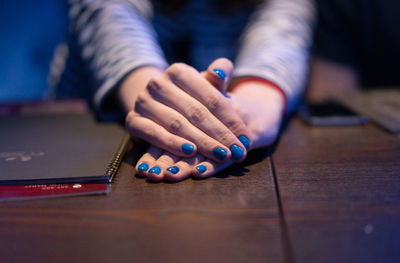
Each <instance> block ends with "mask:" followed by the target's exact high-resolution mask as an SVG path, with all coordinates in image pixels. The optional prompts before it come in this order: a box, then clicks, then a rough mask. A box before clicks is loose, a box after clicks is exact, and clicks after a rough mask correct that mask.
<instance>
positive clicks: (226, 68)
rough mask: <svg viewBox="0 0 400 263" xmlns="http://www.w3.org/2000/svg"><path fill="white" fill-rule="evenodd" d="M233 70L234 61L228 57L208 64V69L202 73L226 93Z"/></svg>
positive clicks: (215, 86)
mask: <svg viewBox="0 0 400 263" xmlns="http://www.w3.org/2000/svg"><path fill="white" fill-rule="evenodd" d="M232 72H233V64H232V62H231V61H230V60H229V59H226V58H218V59H216V60H214V62H212V63H211V64H210V65H209V66H208V68H207V71H205V72H202V75H203V77H204V78H205V79H206V80H208V82H210V83H211V85H213V86H214V88H216V89H217V90H219V91H220V92H223V93H224V94H225V92H226V89H227V86H228V83H229V81H230V79H231V77H232Z"/></svg>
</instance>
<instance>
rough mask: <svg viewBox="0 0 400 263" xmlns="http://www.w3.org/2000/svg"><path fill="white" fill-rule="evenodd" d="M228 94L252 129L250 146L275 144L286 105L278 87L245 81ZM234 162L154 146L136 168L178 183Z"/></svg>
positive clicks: (209, 174)
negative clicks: (182, 155) (181, 153)
mask: <svg viewBox="0 0 400 263" xmlns="http://www.w3.org/2000/svg"><path fill="white" fill-rule="evenodd" d="M228 94H229V95H230V96H231V99H230V100H231V103H232V106H233V107H234V109H235V110H236V112H237V113H238V115H239V116H240V117H241V119H242V120H243V121H244V123H245V125H246V126H247V128H248V129H249V131H250V134H251V138H252V145H251V147H250V149H256V148H261V147H265V146H267V145H270V144H271V143H273V142H274V141H275V139H276V138H277V136H278V132H279V128H280V125H281V121H282V116H283V111H284V107H285V101H284V97H283V95H282V94H281V93H280V92H279V91H278V90H277V89H276V88H275V87H272V86H269V85H268V84H266V83H261V82H256V81H249V82H243V83H241V84H239V85H237V86H235V87H234V89H233V90H232V91H231V92H230V93H228ZM250 149H249V150H250ZM232 164H233V162H232V161H228V162H225V163H216V162H214V161H212V160H209V159H206V158H204V157H203V156H202V155H200V154H198V155H196V156H194V157H192V158H180V157H177V156H175V155H173V154H171V153H168V152H164V151H162V150H160V149H159V148H156V147H154V146H151V147H150V148H149V150H148V152H147V153H146V154H144V155H143V156H142V158H141V159H140V160H139V161H138V163H137V165H136V170H137V173H138V175H140V176H145V177H147V178H149V180H151V181H163V180H167V181H172V182H177V181H180V180H183V179H185V178H187V177H189V176H190V175H192V174H193V176H195V177H197V178H206V177H210V176H212V175H214V174H216V173H217V172H219V171H221V170H223V169H225V168H227V167H228V166H230V165H232ZM144 168H147V169H144Z"/></svg>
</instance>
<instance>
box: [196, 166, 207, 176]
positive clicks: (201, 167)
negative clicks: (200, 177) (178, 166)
mask: <svg viewBox="0 0 400 263" xmlns="http://www.w3.org/2000/svg"><path fill="white" fill-rule="evenodd" d="M196 169H197V171H199V173H201V174H202V173H204V172H205V171H206V170H207V167H206V166H205V165H202V164H200V165H197V166H196Z"/></svg>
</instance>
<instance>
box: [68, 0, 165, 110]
mask: <svg viewBox="0 0 400 263" xmlns="http://www.w3.org/2000/svg"><path fill="white" fill-rule="evenodd" d="M151 12H152V9H151V4H150V2H149V1H146V0H136V1H133V0H130V1H122V0H108V1H106V0H70V19H71V22H72V23H71V31H72V34H73V35H75V37H76V38H77V39H78V45H79V49H80V50H79V52H80V56H81V57H82V59H83V61H84V62H85V65H86V66H87V67H88V71H89V72H91V75H92V76H91V79H92V82H93V85H92V86H93V87H94V89H95V90H93V91H92V93H93V94H94V101H93V104H94V106H95V109H96V110H97V111H100V112H101V110H102V106H103V102H104V100H105V98H106V97H107V95H108V94H110V92H111V91H112V90H113V89H114V88H115V87H116V86H117V85H118V84H119V82H120V81H121V79H123V78H124V77H125V76H126V75H127V74H128V73H130V72H131V71H132V70H134V69H136V68H138V67H142V66H146V65H152V66H156V67H159V68H162V69H164V68H166V67H167V62H166V60H165V58H164V55H163V53H162V50H161V48H160V47H159V45H158V43H157V37H156V33H155V31H154V29H153V28H152V26H151V22H150V18H151Z"/></svg>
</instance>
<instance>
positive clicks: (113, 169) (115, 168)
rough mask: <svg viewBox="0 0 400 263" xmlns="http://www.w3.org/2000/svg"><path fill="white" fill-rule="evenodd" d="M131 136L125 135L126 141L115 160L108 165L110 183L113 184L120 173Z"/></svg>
mask: <svg viewBox="0 0 400 263" xmlns="http://www.w3.org/2000/svg"><path fill="white" fill-rule="evenodd" d="M129 140H130V136H129V134H125V137H124V139H123V140H122V142H121V145H120V147H119V150H118V152H117V153H116V154H115V155H114V158H113V160H112V161H111V162H110V163H109V164H108V166H107V169H106V171H105V173H104V174H105V176H107V178H108V182H109V183H111V182H112V181H113V179H114V177H115V175H116V173H117V172H118V168H119V166H120V165H121V162H122V159H123V157H124V155H125V152H126V149H127V148H128V147H127V145H128V143H129Z"/></svg>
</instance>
